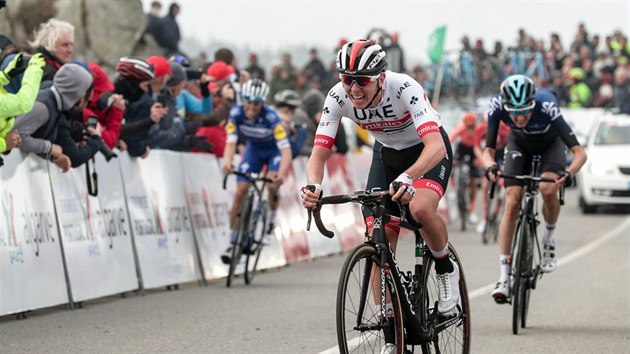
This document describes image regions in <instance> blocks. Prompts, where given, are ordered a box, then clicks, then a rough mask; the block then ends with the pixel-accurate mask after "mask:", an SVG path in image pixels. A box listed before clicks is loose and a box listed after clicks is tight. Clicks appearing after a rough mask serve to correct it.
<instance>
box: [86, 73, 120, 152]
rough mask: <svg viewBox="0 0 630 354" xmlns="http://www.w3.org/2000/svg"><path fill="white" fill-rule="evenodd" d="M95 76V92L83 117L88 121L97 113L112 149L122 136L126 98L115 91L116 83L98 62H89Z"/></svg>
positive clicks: (106, 140) (103, 132)
mask: <svg viewBox="0 0 630 354" xmlns="http://www.w3.org/2000/svg"><path fill="white" fill-rule="evenodd" d="M88 67H89V68H90V70H91V71H92V77H93V78H94V94H93V95H92V100H91V101H90V103H89V104H88V107H87V108H86V109H85V110H83V117H84V119H85V122H87V119H88V117H90V116H92V115H96V116H97V117H98V122H99V124H100V125H101V126H102V128H103V130H102V135H101V137H102V138H103V141H104V142H105V144H107V146H109V148H110V149H113V148H114V147H115V146H116V144H117V143H118V138H119V137H120V125H121V122H122V118H123V113H124V112H125V108H126V104H125V98H124V97H123V96H122V95H120V94H116V93H114V84H112V82H111V81H110V80H109V77H108V76H107V74H106V73H105V71H104V70H103V68H101V67H100V66H99V65H98V64H95V63H89V64H88Z"/></svg>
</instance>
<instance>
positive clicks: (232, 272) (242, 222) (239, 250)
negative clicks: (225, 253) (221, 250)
mask: <svg viewBox="0 0 630 354" xmlns="http://www.w3.org/2000/svg"><path fill="white" fill-rule="evenodd" d="M251 212H252V201H251V198H250V197H248V198H247V199H245V201H244V202H243V205H242V206H241V215H240V216H239V218H238V231H237V232H236V240H235V241H234V244H233V245H232V258H231V259H230V269H229V271H228V276H227V279H226V285H227V287H228V288H229V287H230V286H231V285H232V279H234V277H235V276H236V268H237V267H238V264H239V263H240V261H241V255H242V254H243V246H244V242H245V241H246V239H247V232H248V229H249V219H250V216H251Z"/></svg>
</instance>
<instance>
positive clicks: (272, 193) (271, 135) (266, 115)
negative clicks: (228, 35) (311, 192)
mask: <svg viewBox="0 0 630 354" xmlns="http://www.w3.org/2000/svg"><path fill="white" fill-rule="evenodd" d="M268 93H269V86H268V85H267V84H266V83H265V82H264V81H262V80H260V79H252V80H249V81H247V82H245V84H244V85H243V87H242V91H241V94H242V97H243V104H239V105H236V106H234V107H233V108H232V110H231V111H230V116H229V120H228V123H227V125H226V127H225V129H226V133H227V144H226V145H225V150H224V153H223V173H224V174H228V173H229V172H231V171H232V170H233V169H234V166H233V165H232V160H233V158H234V154H236V143H237V140H238V134H239V132H240V133H241V134H242V135H243V136H244V137H245V138H246V140H247V145H246V147H245V152H244V153H243V156H242V158H241V163H240V165H239V168H238V170H239V172H242V173H250V172H256V173H257V172H260V171H261V170H262V167H263V165H266V166H267V172H266V175H267V178H270V179H272V180H274V183H270V184H268V186H269V189H268V191H269V208H270V209H271V213H270V215H269V220H270V225H273V223H274V219H275V212H276V209H277V208H278V203H279V200H278V196H277V193H276V190H277V187H278V186H279V185H280V184H282V181H283V180H284V177H285V176H286V174H287V171H288V170H289V166H290V164H291V159H292V155H291V145H290V143H289V139H288V136H287V132H286V130H285V129H284V127H283V126H282V121H281V120H280V118H279V117H278V113H277V112H276V111H275V110H274V109H273V108H272V107H270V106H267V105H265V100H266V99H267V94H268ZM247 187H248V183H247V180H246V179H245V178H243V177H241V176H238V177H237V187H236V194H235V195H234V203H232V209H231V210H230V229H231V230H232V231H231V232H230V237H231V239H230V242H231V243H233V242H234V241H235V236H236V235H235V234H234V226H235V224H236V218H237V216H238V213H239V211H240V210H241V204H242V203H243V200H244V199H245V197H246V195H247ZM268 231H270V229H269V230H268ZM231 255H232V250H231V247H230V248H228V249H227V250H226V251H225V253H224V254H223V255H221V260H222V261H223V263H225V264H229V263H230V257H231Z"/></svg>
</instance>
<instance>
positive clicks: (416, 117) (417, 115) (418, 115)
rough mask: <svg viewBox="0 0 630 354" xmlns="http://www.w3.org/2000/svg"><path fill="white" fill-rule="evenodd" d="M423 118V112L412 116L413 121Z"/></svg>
mask: <svg viewBox="0 0 630 354" xmlns="http://www.w3.org/2000/svg"><path fill="white" fill-rule="evenodd" d="M422 117H424V112H422V111H417V112H416V113H414V114H413V119H419V118H422Z"/></svg>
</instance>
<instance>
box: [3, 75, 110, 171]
mask: <svg viewBox="0 0 630 354" xmlns="http://www.w3.org/2000/svg"><path fill="white" fill-rule="evenodd" d="M91 95H92V75H91V74H90V73H89V72H88V71H87V70H86V69H84V68H83V67H81V66H80V65H78V64H73V63H69V64H65V65H63V66H62V67H61V68H60V69H59V71H57V73H56V74H55V76H54V77H53V84H52V86H51V87H49V88H47V89H43V90H41V91H39V94H38V96H37V101H36V102H35V104H34V106H33V109H32V110H31V111H30V112H28V113H26V114H24V115H22V116H20V117H18V118H17V119H16V122H15V125H14V127H13V130H17V131H18V132H19V133H20V137H21V138H22V146H21V148H20V149H21V150H22V151H25V152H32V153H36V154H38V155H40V156H42V157H44V158H47V159H50V160H51V161H52V162H53V163H54V164H55V165H57V166H58V167H59V168H61V169H62V170H63V172H67V171H68V170H69V169H70V166H71V165H72V166H73V167H76V166H79V165H81V164H82V163H85V161H87V160H88V159H89V158H91V157H92V156H94V154H95V153H96V152H97V151H98V148H99V147H100V145H102V140H101V139H100V136H99V133H100V132H99V131H98V129H92V128H87V129H88V131H89V132H90V134H91V137H90V139H88V140H86V141H85V142H84V143H81V144H80V146H79V145H77V144H76V143H75V141H74V139H72V135H71V133H70V124H71V122H70V118H69V117H72V116H74V112H76V111H81V110H83V109H84V108H85V106H86V105H87V102H88V101H89V99H90V97H91Z"/></svg>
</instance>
